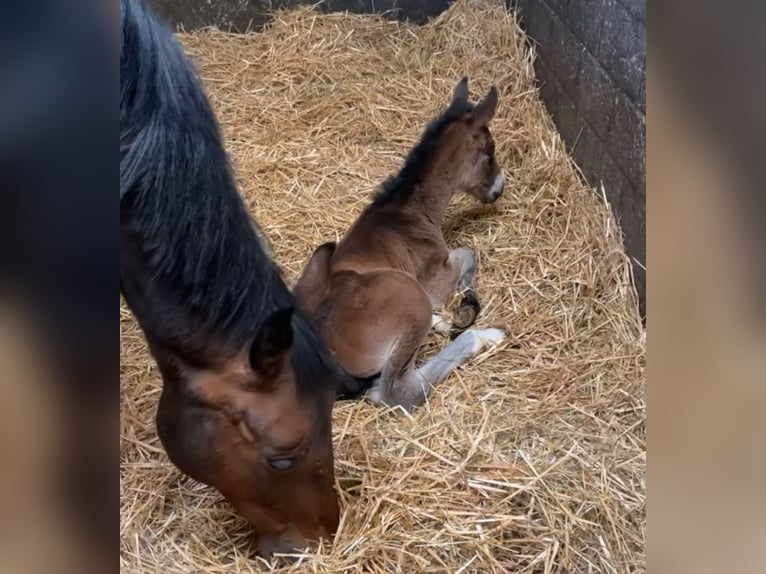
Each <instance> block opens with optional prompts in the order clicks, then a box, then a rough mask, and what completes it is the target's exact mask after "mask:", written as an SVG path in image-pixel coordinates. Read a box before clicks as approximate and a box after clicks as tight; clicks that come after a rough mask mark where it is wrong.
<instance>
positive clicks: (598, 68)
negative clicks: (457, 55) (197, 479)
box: [509, 0, 646, 315]
mask: <svg viewBox="0 0 766 574" xmlns="http://www.w3.org/2000/svg"><path fill="white" fill-rule="evenodd" d="M509 6H510V7H513V8H516V9H518V10H519V11H520V14H521V19H522V25H523V26H524V28H525V30H526V31H527V33H528V35H529V36H530V38H531V39H532V40H533V41H534V42H535V43H536V45H537V54H538V57H537V61H536V64H535V67H536V73H537V77H538V79H539V80H540V83H541V85H542V90H541V94H542V98H543V101H544V102H545V105H546V107H547V108H548V110H549V111H550V112H551V115H552V116H553V119H554V121H555V122H556V126H557V127H558V129H559V132H560V133H561V135H562V137H563V139H564V141H565V142H566V143H567V144H568V146H569V148H570V149H571V150H572V154H573V157H574V159H575V161H576V162H577V164H578V165H579V166H580V168H581V169H582V171H583V174H584V175H585V177H586V179H587V180H588V182H589V183H590V184H591V185H593V186H597V187H600V186H601V184H603V186H604V189H605V191H606V194H607V198H608V199H609V201H610V202H611V204H612V206H613V209H614V212H615V214H616V216H617V217H618V219H619V220H620V223H621V227H622V230H623V234H624V238H625V247H626V251H627V253H628V255H629V256H630V257H631V259H632V260H634V265H633V269H634V275H635V278H636V287H637V289H638V293H639V299H640V302H641V312H642V314H644V315H645V313H646V272H645V270H644V269H645V267H646V175H645V169H646V154H645V147H646V1H645V0H510V2H509Z"/></svg>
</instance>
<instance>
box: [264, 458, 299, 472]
mask: <svg viewBox="0 0 766 574" xmlns="http://www.w3.org/2000/svg"><path fill="white" fill-rule="evenodd" d="M269 464H270V465H271V466H272V468H276V469H277V470H290V469H291V468H293V467H294V466H295V459H294V458H289V457H285V458H276V457H274V458H270V459H269Z"/></svg>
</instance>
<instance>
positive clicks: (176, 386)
mask: <svg viewBox="0 0 766 574" xmlns="http://www.w3.org/2000/svg"><path fill="white" fill-rule="evenodd" d="M120 28H121V51H120V152H121V159H120V289H121V292H122V293H123V295H124V297H125V300H126V302H127V303H128V305H129V306H130V309H131V310H132V312H133V314H134V315H135V317H136V319H137V321H138V323H139V325H140V326H141V329H142V331H143V333H144V335H145V337H146V340H147V342H148V344H149V348H150V350H151V353H152V355H153V356H154V358H155V359H156V361H157V365H158V366H159V370H160V373H161V376H162V381H163V388H162V395H161V398H160V403H159V409H158V412H157V429H158V433H159V436H160V439H161V441H162V443H163V445H164V447H165V449H166V450H167V453H168V456H169V457H170V459H171V461H173V463H174V464H175V465H176V466H177V467H178V468H179V469H180V470H181V471H182V472H185V473H186V474H188V475H190V476H191V477H193V478H195V479H196V480H199V481H201V482H204V483H207V484H209V485H212V486H214V487H215V488H217V489H218V490H219V491H220V492H221V493H222V494H223V495H224V496H225V497H226V498H227V499H228V500H229V501H230V502H231V503H232V504H233V505H234V506H235V507H236V508H237V509H238V510H239V511H240V512H241V513H242V514H243V515H244V516H245V517H246V518H247V519H248V520H249V521H250V523H251V524H252V525H253V527H254V529H255V532H256V534H257V535H258V537H259V549H260V551H261V552H262V553H263V554H267V555H268V554H271V553H273V552H290V551H293V550H294V549H300V548H303V547H305V546H306V545H307V542H310V541H314V540H317V539H319V538H321V537H330V536H331V535H333V534H334V532H335V530H336V528H337V525H338V519H339V508H338V500H337V496H336V493H335V490H334V474H333V451H332V436H331V411H332V406H333V403H334V400H335V395H336V392H340V391H343V390H345V391H348V389H350V388H351V389H353V388H354V386H355V385H357V384H358V383H357V382H356V381H354V380H353V379H351V378H350V377H348V376H347V375H346V374H345V373H344V372H343V371H342V369H340V368H339V367H338V365H337V363H336V362H335V361H334V359H333V358H332V355H331V354H330V352H329V351H328V350H327V348H326V346H325V345H324V344H323V343H322V342H321V340H320V338H319V335H318V334H317V333H316V331H315V329H314V327H313V326H312V324H311V323H310V320H309V319H308V318H306V317H304V316H303V315H302V313H300V312H299V311H296V310H295V307H296V302H295V299H294V298H293V296H292V294H291V293H290V291H289V289H288V288H287V286H286V284H285V283H284V281H283V280H282V277H281V275H280V273H279V271H278V269H277V267H276V266H275V265H274V263H273V262H272V261H271V259H270V258H269V256H268V254H267V253H266V251H265V250H264V247H263V245H262V244H261V242H260V241H259V237H258V231H257V228H256V227H255V224H254V222H253V221H252V220H251V219H250V217H249V216H248V214H247V212H246V211H245V208H244V205H243V203H242V201H241V198H240V197H239V195H238V193H237V189H236V186H235V181H234V178H233V175H232V173H231V169H230V166H229V162H228V160H227V157H226V152H225V150H224V147H223V144H222V142H221V138H220V135H219V130H218V124H217V122H216V119H215V116H214V115H213V112H212V110H211V108H210V105H209V103H208V101H207V99H206V97H205V95H204V93H203V90H202V87H201V85H200V83H199V81H198V79H197V77H196V75H195V72H194V70H193V68H192V65H191V63H190V62H189V61H188V60H187V59H186V57H185V56H184V54H183V51H182V49H181V47H180V46H179V45H178V44H177V42H176V41H175V39H174V38H173V37H172V35H171V34H170V33H169V31H168V30H167V29H166V28H165V27H163V26H162V25H161V24H159V23H158V22H157V21H156V20H155V19H154V17H153V16H152V14H150V13H149V11H148V10H147V9H146V8H145V7H144V6H143V5H142V4H141V0H122V1H121V5H120Z"/></svg>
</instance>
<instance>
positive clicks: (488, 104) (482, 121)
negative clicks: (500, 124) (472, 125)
mask: <svg viewBox="0 0 766 574" xmlns="http://www.w3.org/2000/svg"><path fill="white" fill-rule="evenodd" d="M497 100H498V93H497V88H496V87H495V86H492V87H491V88H490V89H489V92H487V95H486V96H484V99H483V100H482V101H480V102H479V103H478V104H476V107H475V108H474V109H473V113H472V116H473V121H474V122H476V124H477V125H479V126H486V125H487V124H489V122H490V121H491V120H492V118H494V117H495V112H496V111H497Z"/></svg>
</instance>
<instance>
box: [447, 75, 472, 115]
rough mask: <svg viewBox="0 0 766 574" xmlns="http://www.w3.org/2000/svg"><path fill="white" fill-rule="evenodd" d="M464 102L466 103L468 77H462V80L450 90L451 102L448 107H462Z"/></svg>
mask: <svg viewBox="0 0 766 574" xmlns="http://www.w3.org/2000/svg"><path fill="white" fill-rule="evenodd" d="M466 102H468V76H464V77H463V79H462V80H460V81H459V82H458V83H457V85H456V86H455V88H454V89H453V90H452V101H451V102H450V107H452V106H462V105H464V104H465V103H466Z"/></svg>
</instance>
